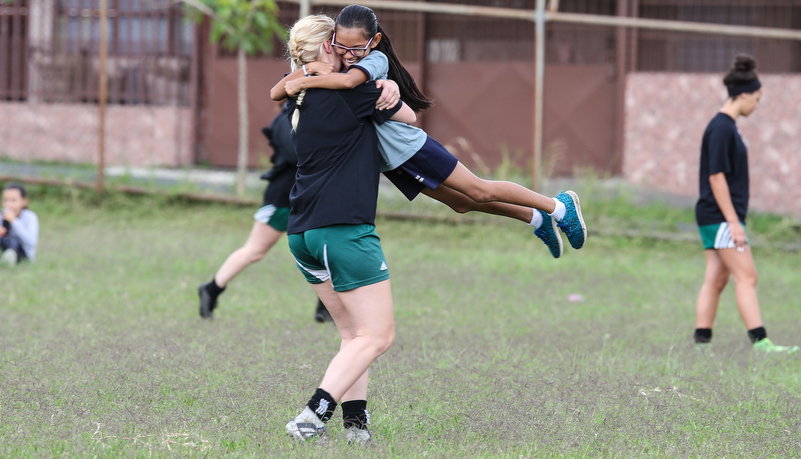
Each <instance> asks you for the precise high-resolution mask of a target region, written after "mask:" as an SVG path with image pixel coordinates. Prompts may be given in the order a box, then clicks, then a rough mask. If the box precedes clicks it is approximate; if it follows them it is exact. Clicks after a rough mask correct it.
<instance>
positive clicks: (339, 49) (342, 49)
mask: <svg viewBox="0 0 801 459" xmlns="http://www.w3.org/2000/svg"><path fill="white" fill-rule="evenodd" d="M373 38H375V37H373ZM373 38H371V39H370V41H368V42H367V46H365V47H364V48H348V47H347V46H342V45H338V44H336V43H335V42H336V41H337V34H336V32H334V36H333V37H331V46H333V47H334V52H335V53H337V54H339V55H340V56H344V55H345V54H348V51H350V53H351V54H353V57H364V55H365V54H367V51H368V50H369V49H370V43H372V42H373Z"/></svg>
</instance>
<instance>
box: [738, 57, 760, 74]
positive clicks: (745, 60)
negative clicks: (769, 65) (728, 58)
mask: <svg viewBox="0 0 801 459" xmlns="http://www.w3.org/2000/svg"><path fill="white" fill-rule="evenodd" d="M755 68H756V60H755V59H754V58H753V57H752V56H749V55H748V54H738V55H737V56H735V57H734V63H733V64H732V69H734V70H736V71H738V72H751V71H753V70H754V69H755Z"/></svg>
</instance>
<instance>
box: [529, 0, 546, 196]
mask: <svg viewBox="0 0 801 459" xmlns="http://www.w3.org/2000/svg"><path fill="white" fill-rule="evenodd" d="M544 77H545V0H537V12H536V28H535V34H534V113H533V115H534V138H533V145H532V150H533V152H534V164H533V167H532V169H533V170H532V174H531V189H532V190H535V191H536V190H538V189H539V186H540V180H541V179H542V93H543V90H542V88H543V80H544Z"/></svg>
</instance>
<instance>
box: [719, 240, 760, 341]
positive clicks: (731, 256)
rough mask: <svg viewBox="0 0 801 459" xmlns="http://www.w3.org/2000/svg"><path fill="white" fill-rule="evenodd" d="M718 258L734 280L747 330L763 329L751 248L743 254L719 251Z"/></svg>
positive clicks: (738, 307) (738, 302) (746, 248)
mask: <svg viewBox="0 0 801 459" xmlns="http://www.w3.org/2000/svg"><path fill="white" fill-rule="evenodd" d="M718 256H719V257H720V259H721V261H722V262H723V264H724V265H725V266H726V269H728V270H729V272H731V275H732V278H733V279H734V292H735V296H736V297H737V309H739V310H740V316H741V317H742V318H743V322H745V328H747V329H748V330H753V329H755V328H759V327H761V326H762V316H761V314H760V312H759V300H758V299H757V293H756V285H757V277H758V276H757V270H756V266H755V265H754V257H753V256H752V254H751V246H749V245H746V246H745V250H744V251H742V252H738V251H737V249H721V250H718Z"/></svg>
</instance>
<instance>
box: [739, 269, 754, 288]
mask: <svg viewBox="0 0 801 459" xmlns="http://www.w3.org/2000/svg"><path fill="white" fill-rule="evenodd" d="M758 280H759V275H758V274H757V272H756V271H755V270H754V271H748V272H746V273H743V274H742V275H741V276H740V277H739V279H737V282H738V283H741V284H743V285H747V286H749V287H756V285H757V281H758Z"/></svg>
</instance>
